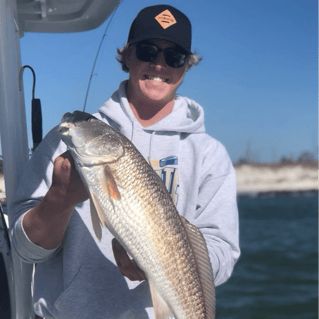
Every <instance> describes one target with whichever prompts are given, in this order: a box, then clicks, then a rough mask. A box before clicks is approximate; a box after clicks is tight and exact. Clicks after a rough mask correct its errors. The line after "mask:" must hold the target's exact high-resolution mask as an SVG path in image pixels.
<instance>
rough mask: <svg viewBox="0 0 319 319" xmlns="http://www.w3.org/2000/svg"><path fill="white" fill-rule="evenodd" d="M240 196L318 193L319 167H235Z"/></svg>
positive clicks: (295, 165)
mask: <svg viewBox="0 0 319 319" xmlns="http://www.w3.org/2000/svg"><path fill="white" fill-rule="evenodd" d="M235 170H236V176H237V192H238V195H263V194H267V193H268V194H269V193H270V194H280V193H288V194H289V193H297V192H299V193H300V192H303V193H304V192H317V191H318V165H317V163H316V162H314V163H292V164H281V165H279V164H273V165H265V164H241V165H235Z"/></svg>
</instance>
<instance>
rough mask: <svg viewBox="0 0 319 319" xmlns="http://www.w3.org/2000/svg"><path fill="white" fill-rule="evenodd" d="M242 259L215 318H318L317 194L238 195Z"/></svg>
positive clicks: (219, 295) (219, 297)
mask: <svg viewBox="0 0 319 319" xmlns="http://www.w3.org/2000/svg"><path fill="white" fill-rule="evenodd" d="M238 207H239V214H240V246H241V250H242V254H241V257H240V259H239V261H238V262H237V264H236V266H235V270H234V272H233V275H232V277H231V278H230V279H229V280H228V281H227V282H226V283H225V284H223V285H222V286H220V287H217V289H216V307H217V315H216V318H217V319H237V318H238V319H239V318H240V319H297V318H298V319H317V318H318V196H314V195H313V196H296V197H293V196H282V197H274V198H246V197H240V198H239V199H238Z"/></svg>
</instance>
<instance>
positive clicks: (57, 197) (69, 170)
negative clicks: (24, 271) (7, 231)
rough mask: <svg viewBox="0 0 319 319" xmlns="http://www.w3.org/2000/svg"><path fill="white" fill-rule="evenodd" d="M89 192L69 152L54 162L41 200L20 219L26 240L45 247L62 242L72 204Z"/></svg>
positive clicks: (50, 247) (72, 207) (83, 199)
mask: <svg viewBox="0 0 319 319" xmlns="http://www.w3.org/2000/svg"><path fill="white" fill-rule="evenodd" d="M88 198H89V196H88V193H87V191H86V189H85V187H84V185H83V183H82V180H81V178H80V176H79V174H78V172H77V170H76V168H75V164H74V161H73V159H72V156H71V154H70V153H69V152H65V153H63V154H61V155H60V156H58V157H57V158H56V159H55V161H54V168H53V176H52V185H51V187H50V189H49V190H48V192H47V193H46V195H45V196H44V198H43V199H42V201H41V202H40V203H39V204H38V205H37V206H35V207H33V208H32V209H30V210H29V211H28V212H27V213H26V215H25V216H24V218H23V228H24V230H25V232H26V234H27V236H28V237H29V239H30V240H31V241H32V242H33V243H35V244H37V245H38V246H40V247H42V248H45V249H53V248H56V247H58V245H59V244H60V243H61V241H62V239H63V236H64V233H65V230H66V227H67V225H68V222H69V219H70V217H71V215H72V211H73V209H74V205H75V204H77V203H80V202H83V201H85V200H86V199H88Z"/></svg>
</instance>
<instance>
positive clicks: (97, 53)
mask: <svg viewBox="0 0 319 319" xmlns="http://www.w3.org/2000/svg"><path fill="white" fill-rule="evenodd" d="M120 3H121V2H119V4H118V5H117V7H116V8H115V10H114V12H113V14H112V16H111V18H110V20H109V23H108V24H107V26H106V28H105V31H104V34H103V36H102V39H101V42H100V45H99V47H98V49H97V52H96V56H95V59H94V63H93V67H92V71H91V75H90V79H89V83H88V88H87V90H86V96H85V100H84V106H83V112H85V108H86V102H87V99H88V95H89V91H90V87H91V81H92V78H93V72H94V69H95V65H96V61H97V58H98V56H99V53H100V50H101V47H102V44H103V41H104V38H105V37H106V32H107V30H108V28H109V26H110V24H111V22H112V19H113V17H114V15H115V12H116V10H117V8H118V7H119V6H120Z"/></svg>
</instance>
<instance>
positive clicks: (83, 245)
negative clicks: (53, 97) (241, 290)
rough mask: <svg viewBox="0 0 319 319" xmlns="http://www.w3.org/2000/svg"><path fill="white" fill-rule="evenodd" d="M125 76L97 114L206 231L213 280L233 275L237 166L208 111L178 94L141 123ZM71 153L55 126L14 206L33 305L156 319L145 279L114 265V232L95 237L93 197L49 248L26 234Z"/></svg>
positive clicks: (17, 245)
mask: <svg viewBox="0 0 319 319" xmlns="http://www.w3.org/2000/svg"><path fill="white" fill-rule="evenodd" d="M125 88H126V81H124V82H122V83H121V84H120V87H119V90H117V91H116V92H115V93H114V94H113V95H112V97H111V98H110V99H109V100H108V101H107V102H106V103H105V104H104V105H103V106H102V107H101V108H100V109H99V112H98V113H96V114H94V115H95V116H96V117H97V118H99V119H101V120H102V121H104V122H106V123H108V124H109V125H111V126H112V127H114V128H115V129H117V130H119V131H120V132H121V133H122V134H124V135H125V136H126V137H128V138H129V139H130V140H131V141H132V142H133V144H134V145H135V146H136V147H137V149H138V150H139V151H140V152H141V154H142V155H143V156H144V157H145V158H146V159H148V161H149V163H150V164H151V165H152V167H153V168H154V170H155V171H156V173H158V174H159V175H160V176H161V178H162V180H163V182H164V184H165V185H166V187H167V189H168V191H169V193H170V194H171V195H172V198H173V200H174V203H175V205H176V207H177V210H178V211H179V213H180V214H181V215H183V216H184V217H185V218H186V219H187V220H189V221H190V222H191V223H193V224H194V225H196V226H197V227H198V228H199V229H200V230H201V232H202V233H203V235H204V237H205V239H206V242H207V246H208V250H209V254H210V259H211V263H212V267H213V273H214V278H215V284H216V285H220V284H222V283H223V282H225V281H226V280H227V279H228V278H229V277H230V275H231V273H232V271H233V268H234V265H235V263H236V261H237V259H238V258H239V255H240V250H239V238H238V237H239V235H238V232H239V230H238V229H239V227H238V211H237V202H236V178H235V171H234V168H233V166H232V163H231V161H230V158H229V156H228V154H227V152H226V150H225V148H224V147H223V146H222V145H221V144H220V143H219V142H218V141H216V140H215V139H213V138H212V137H210V136H209V135H207V134H206V133H205V127H204V112H203V109H202V107H201V106H200V105H198V104H197V103H196V102H194V101H193V100H190V99H188V98H186V97H182V96H176V99H175V103H174V108H173V111H172V112H171V113H170V114H169V115H167V116H166V117H164V118H163V119H162V120H160V121H159V122H157V123H156V124H154V125H151V126H148V127H144V128H143V127H142V126H141V125H140V123H139V122H138V121H137V120H136V118H135V117H134V115H133V112H132V110H131V108H130V106H129V104H128V101H127V98H126V94H125ZM66 150H67V147H66V145H65V144H64V143H63V142H62V141H61V140H60V139H59V137H58V136H57V134H56V128H54V129H53V130H51V131H50V132H49V133H48V134H47V136H46V137H45V138H44V140H43V141H42V143H41V144H40V145H39V147H38V148H37V150H36V151H35V153H34V154H33V156H32V158H31V160H30V161H29V163H28V165H27V168H26V169H25V172H24V174H23V176H22V178H21V182H20V184H19V188H18V190H17V194H16V196H15V200H14V202H13V204H12V206H11V207H10V209H9V211H10V230H11V231H10V233H11V237H12V238H11V239H12V247H13V249H15V250H16V251H17V253H18V255H19V256H20V257H21V259H22V260H23V261H25V262H29V263H36V264H37V266H36V271H35V277H34V307H35V311H36V313H37V314H38V315H40V316H42V317H45V318H46V319H51V318H59V319H72V318H81V319H86V318H88V319H91V318H95V319H99V318H101V319H102V318H103V319H117V318H123V319H124V318H130V319H132V318H138V319H143V318H154V314H153V309H152V303H151V299H150V295H149V291H148V285H147V282H142V283H139V282H131V281H130V280H129V279H127V278H125V277H123V276H122V275H121V274H120V272H119V270H118V269H117V267H116V263H115V260H114V257H113V253H112V248H111V239H112V236H111V235H110V233H109V232H108V231H107V230H105V229H103V233H102V241H101V242H98V241H97V240H96V238H95V236H94V234H93V229H92V223H91V218H90V212H89V202H88V201H86V202H83V203H80V204H78V205H76V207H75V210H74V212H73V214H72V217H71V219H70V222H69V224H68V227H67V230H66V233H65V236H64V239H63V242H62V243H61V245H60V246H59V247H58V248H57V249H52V250H46V249H43V248H41V247H39V246H37V245H36V244H34V243H32V242H31V241H30V240H29V239H28V238H27V236H26V234H25V232H24V230H23V227H22V219H23V216H24V214H25V213H26V212H27V211H28V210H29V209H31V208H32V207H34V206H35V205H37V204H38V203H39V202H40V201H41V199H42V198H43V196H44V195H45V194H46V192H47V191H48V189H49V187H50V185H51V181H52V171H53V162H54V159H55V158H56V157H57V156H59V155H60V154H61V153H63V152H65V151H66Z"/></svg>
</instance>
